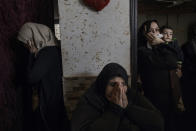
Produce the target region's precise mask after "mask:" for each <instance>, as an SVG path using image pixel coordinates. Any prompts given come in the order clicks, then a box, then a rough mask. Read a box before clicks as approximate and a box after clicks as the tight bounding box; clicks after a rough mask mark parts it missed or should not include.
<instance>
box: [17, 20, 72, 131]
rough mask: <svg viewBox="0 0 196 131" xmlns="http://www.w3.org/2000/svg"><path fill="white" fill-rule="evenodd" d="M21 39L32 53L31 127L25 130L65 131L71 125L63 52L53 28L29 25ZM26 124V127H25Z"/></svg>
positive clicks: (24, 29)
mask: <svg viewBox="0 0 196 131" xmlns="http://www.w3.org/2000/svg"><path fill="white" fill-rule="evenodd" d="M17 38H18V40H19V41H20V42H21V43H22V44H23V45H24V46H25V47H26V48H27V49H28V50H29V52H30V55H29V63H28V71H27V77H26V78H27V83H28V86H29V87H28V88H29V89H32V90H33V96H32V100H29V101H28V102H29V103H31V102H32V110H33V112H32V116H33V117H32V118H29V117H28V118H27V119H28V120H29V121H30V122H32V123H31V124H30V125H32V127H26V128H27V129H24V130H33V131H40V130H44V131H65V130H68V127H69V123H68V118H67V117H66V110H65V107H64V100H63V89H62V63H61V51H60V47H59V46H58V44H57V41H56V38H55V36H54V34H53V33H52V31H51V30H50V28H48V27H47V26H45V25H42V24H37V23H26V24H24V25H23V26H22V28H21V29H20V31H19V33H18V37H17ZM27 119H25V121H28V120H27ZM24 125H25V124H24Z"/></svg>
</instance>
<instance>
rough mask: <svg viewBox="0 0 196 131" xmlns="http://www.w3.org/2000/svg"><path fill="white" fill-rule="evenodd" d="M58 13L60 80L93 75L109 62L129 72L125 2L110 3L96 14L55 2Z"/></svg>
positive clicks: (77, 0)
mask: <svg viewBox="0 0 196 131" xmlns="http://www.w3.org/2000/svg"><path fill="white" fill-rule="evenodd" d="M59 13H60V30H61V44H62V45H61V46H62V58H63V75H64V77H74V76H96V75H97V74H98V73H99V72H100V71H101V69H102V68H103V66H105V65H106V64H107V63H109V62H117V63H119V64H121V65H122V66H123V67H125V68H126V70H127V71H128V72H130V27H129V0H110V3H109V4H108V6H106V7H105V8H104V9H103V10H102V11H100V12H96V11H93V10H91V9H89V8H87V7H86V6H85V5H83V3H82V2H81V0H59ZM129 74H130V73H129Z"/></svg>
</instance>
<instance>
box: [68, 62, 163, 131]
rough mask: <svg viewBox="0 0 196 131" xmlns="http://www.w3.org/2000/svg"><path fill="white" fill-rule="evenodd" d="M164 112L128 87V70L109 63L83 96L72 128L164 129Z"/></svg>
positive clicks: (108, 130)
mask: <svg viewBox="0 0 196 131" xmlns="http://www.w3.org/2000/svg"><path fill="white" fill-rule="evenodd" d="M163 125H164V124H163V119H162V116H161V115H160V112H159V111H158V110H157V109H156V108H155V107H154V106H153V105H152V104H151V103H150V102H149V101H148V100H147V99H146V98H145V97H143V96H141V95H139V94H138V93H136V92H135V91H134V90H133V89H131V88H128V75H127V72H126V70H125V69H124V68H123V67H122V66H121V65H119V64H117V63H109V64H107V65H106V66H105V67H104V68H103V70H102V71H101V72H100V74H99V75H98V77H97V79H96V81H95V82H94V83H93V84H92V86H91V87H90V88H89V89H88V90H87V92H86V93H85V94H84V95H83V96H82V98H81V99H80V101H79V103H78V105H77V107H76V109H75V111H74V112H73V116H72V120H71V129H72V131H100V130H102V131H163Z"/></svg>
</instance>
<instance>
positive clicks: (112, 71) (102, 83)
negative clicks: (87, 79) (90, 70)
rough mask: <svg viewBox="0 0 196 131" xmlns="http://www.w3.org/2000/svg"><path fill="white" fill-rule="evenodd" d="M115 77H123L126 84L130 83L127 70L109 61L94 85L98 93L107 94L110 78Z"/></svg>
mask: <svg viewBox="0 0 196 131" xmlns="http://www.w3.org/2000/svg"><path fill="white" fill-rule="evenodd" d="M114 77H121V78H123V80H124V81H125V83H126V85H128V75H127V72H126V70H125V69H124V68H123V67H122V66H121V65H119V64H117V63H109V64H107V65H106V66H105V67H104V68H103V69H102V71H101V72H100V74H99V75H98V77H97V79H96V81H95V83H94V84H95V85H94V86H95V88H96V89H97V91H98V93H100V94H101V95H105V88H106V86H107V84H108V82H109V80H111V79H112V78H114Z"/></svg>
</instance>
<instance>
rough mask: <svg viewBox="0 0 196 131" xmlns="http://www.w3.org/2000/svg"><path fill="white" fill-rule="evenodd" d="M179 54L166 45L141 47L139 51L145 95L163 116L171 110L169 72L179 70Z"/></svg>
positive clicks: (139, 65) (139, 64) (140, 71)
mask: <svg viewBox="0 0 196 131" xmlns="http://www.w3.org/2000/svg"><path fill="white" fill-rule="evenodd" d="M177 61H178V58H177V53H176V51H175V50H174V49H173V48H171V47H170V46H168V45H166V44H161V45H158V46H152V49H149V48H145V47H141V48H140V49H139V51H138V67H139V74H140V76H141V80H142V84H143V85H142V87H143V90H144V95H145V96H146V97H147V98H148V99H149V100H150V101H151V102H152V104H153V105H155V106H156V107H157V108H158V109H159V110H160V111H161V112H162V113H163V115H166V114H168V113H169V112H170V110H171V104H172V103H171V102H172V98H171V87H170V74H169V71H170V70H173V69H176V68H177Z"/></svg>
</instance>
